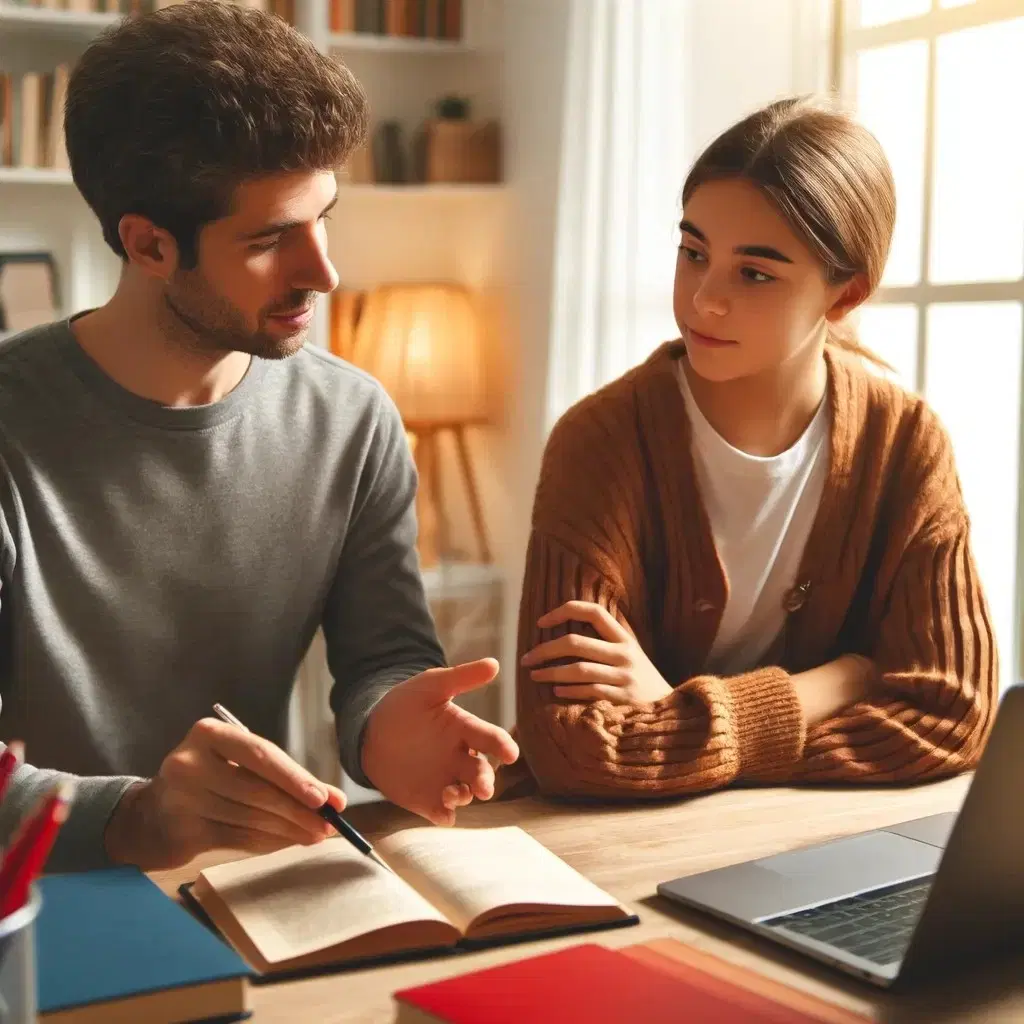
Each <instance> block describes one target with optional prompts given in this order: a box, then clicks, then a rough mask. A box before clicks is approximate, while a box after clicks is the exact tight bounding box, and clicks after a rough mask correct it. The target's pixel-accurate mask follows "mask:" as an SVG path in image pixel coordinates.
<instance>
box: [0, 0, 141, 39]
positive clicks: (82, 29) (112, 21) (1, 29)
mask: <svg viewBox="0 0 1024 1024" xmlns="http://www.w3.org/2000/svg"><path fill="white" fill-rule="evenodd" d="M120 19H121V15H120V14H106V13H100V12H93V11H64V10H57V9H53V8H50V7H22V6H18V5H17V4H13V3H5V2H3V0H0V37H2V38H3V40H4V41H5V42H7V41H8V40H12V41H13V40H27V41H28V43H29V45H32V44H33V43H38V42H39V41H40V39H41V38H46V39H48V40H54V39H60V40H65V41H69V42H72V43H75V44H78V45H79V46H87V45H88V44H89V42H90V41H91V40H92V39H93V38H94V37H95V36H97V35H98V34H99V33H100V32H102V31H103V30H104V29H106V28H110V27H111V26H112V25H116V24H117V22H118V21H120Z"/></svg>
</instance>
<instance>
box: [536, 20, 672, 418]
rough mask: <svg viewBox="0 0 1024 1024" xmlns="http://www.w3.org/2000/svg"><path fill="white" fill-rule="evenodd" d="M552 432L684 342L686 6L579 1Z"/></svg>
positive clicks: (562, 197)
mask: <svg viewBox="0 0 1024 1024" xmlns="http://www.w3.org/2000/svg"><path fill="white" fill-rule="evenodd" d="M570 2H571V3H572V14H571V19H570V28H569V31H570V38H569V55H568V68H567V81H566V102H565V114H564V128H563V137H562V174H561V182H560V189H559V202H558V224H557V234H556V248H555V282H554V301H553V310H552V332H551V372H550V377H549V381H548V393H547V410H546V411H547V418H548V423H547V426H549V427H550V426H551V425H552V424H553V422H554V421H555V420H556V419H557V418H558V416H559V415H561V413H562V412H563V411H564V410H565V409H566V407H568V406H569V405H571V404H572V403H573V402H574V401H576V400H577V399H579V398H581V397H583V396H584V395H586V394H588V393H589V392H591V391H593V390H595V389H596V388H598V387H600V386H601V385H602V384H604V383H606V382H607V381H609V380H612V379H613V378H615V377H617V376H619V375H620V374H621V373H623V372H625V370H627V369H628V368H629V367H630V366H633V365H635V364H636V363H638V362H640V361H641V360H642V359H643V358H644V357H645V356H646V355H647V354H648V353H649V352H650V351H651V350H652V349H653V348H655V347H656V346H657V345H658V344H659V343H660V342H662V341H665V340H667V339H668V338H672V337H675V335H676V333H677V332H676V328H675V322H674V319H673V316H672V280H673V275H674V271H675V258H676V245H677V244H678V243H677V222H678V219H679V213H680V210H679V198H680V193H681V190H682V184H683V178H684V175H685V172H686V139H685V137H684V125H683V110H684V101H685V84H686V83H685V77H684V68H685V64H686V55H685V53H684V22H685V21H686V8H687V6H688V5H687V3H685V2H684V0H643V2H639V0H570Z"/></svg>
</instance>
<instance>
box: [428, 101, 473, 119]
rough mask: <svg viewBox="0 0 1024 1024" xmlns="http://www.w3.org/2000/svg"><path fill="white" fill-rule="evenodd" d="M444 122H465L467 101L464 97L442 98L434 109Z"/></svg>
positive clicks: (467, 112) (467, 115) (467, 110)
mask: <svg viewBox="0 0 1024 1024" xmlns="http://www.w3.org/2000/svg"><path fill="white" fill-rule="evenodd" d="M434 109H435V110H436V112H437V116H438V117H439V118H441V119H442V120H445V121H465V120H467V119H468V118H469V100H467V99H466V98H465V97H464V96H442V97H441V99H439V100H438V101H437V105H436V107H435V108H434Z"/></svg>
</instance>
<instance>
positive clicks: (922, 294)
mask: <svg viewBox="0 0 1024 1024" xmlns="http://www.w3.org/2000/svg"><path fill="white" fill-rule="evenodd" d="M859 7H860V3H859V0H833V9H832V45H831V48H830V75H829V80H830V83H831V88H832V90H833V91H834V92H837V93H838V94H839V96H840V97H841V99H842V100H843V102H844V103H846V104H848V105H849V107H850V108H851V109H854V110H855V109H856V97H857V60H856V56H857V53H858V52H859V51H862V50H866V49H873V48H876V47H881V46H888V45H894V44H898V43H905V42H911V41H919V40H924V41H925V42H926V43H927V44H928V59H927V70H926V84H925V97H926V100H925V119H926V120H925V126H924V146H925V152H924V181H923V194H922V203H923V206H924V209H923V217H922V221H921V255H920V261H921V262H920V271H919V279H918V283H917V284H914V285H892V286H884V287H880V288H879V289H878V291H877V292H876V293H875V295H874V296H873V297H872V299H871V303H872V304H873V305H888V304H898V305H903V306H912V307H914V308H915V309H916V310H917V337H916V379H915V381H914V382H913V383H914V388H915V390H916V391H918V392H919V393H921V394H926V393H927V379H926V373H927V365H928V359H927V356H928V320H929V318H928V309H929V307H931V306H939V305H943V304H947V303H971V302H1016V303H1018V305H1019V307H1020V318H1021V333H1022V339H1024V276H1022V277H1021V278H1019V279H1017V280H1012V281H979V282H970V283H962V284H933V283H931V282H930V281H929V258H930V250H931V231H932V198H933V191H934V180H933V172H934V167H933V161H934V149H935V147H934V141H935V91H936V90H935V78H936V41H937V39H938V37H939V36H942V35H946V34H947V33H951V32H958V31H962V30H964V29H971V28H977V27H980V26H983V25H988V24H992V23H994V22H999V21H1008V20H1011V19H1015V18H1020V17H1024V3H1022V0H974V2H971V3H965V4H963V5H962V6H959V7H951V8H942V7H940V6H939V0H931V3H930V9H929V10H928V11H927V12H926V13H923V14H919V15H915V16H913V17H909V18H904V19H902V20H897V21H893V22H889V23H886V24H883V25H873V26H869V27H862V26H860V25H859V24H858V23H857V21H858V15H859ZM1021 242H1022V245H1024V239H1022V240H1021ZM1020 394H1021V396H1022V402H1024V360H1022V366H1021V387H1020ZM1016 443H1017V467H1018V468H1017V532H1016V546H1017V564H1016V567H1015V572H1014V583H1013V586H1014V599H1013V635H1012V637H1011V638H1010V645H1011V649H1010V650H1009V651H1005V652H1003V654H1004V656H1005V657H1006V659H1007V663H1008V664H1009V665H1012V666H1013V672H1012V678H1010V679H1009V682H1010V683H1014V682H1017V681H1019V680H1021V679H1024V645H1022V636H1024V457H1022V456H1024V415H1021V416H1020V426H1019V429H1018V436H1017V438H1016ZM1004 678H1005V673H1004Z"/></svg>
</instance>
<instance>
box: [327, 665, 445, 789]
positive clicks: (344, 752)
mask: <svg viewBox="0 0 1024 1024" xmlns="http://www.w3.org/2000/svg"><path fill="white" fill-rule="evenodd" d="M438 662H440V664H441V665H443V663H444V662H443V659H436V660H435V659H432V658H426V659H424V661H423V664H415V665H402V666H399V667H397V668H394V669H389V670H388V671H385V672H380V673H377V674H376V675H374V676H372V677H371V678H369V679H365V680H362V681H361V682H360V683H359V684H358V685H357V686H354V687H353V688H352V689H351V690H350V691H348V692H346V693H345V695H344V697H343V698H342V699H341V700H339V698H338V696H337V694H336V696H335V699H334V701H332V703H333V704H334V711H335V715H334V721H335V731H336V733H337V736H338V752H339V755H340V758H341V766H342V768H343V769H344V770H345V774H346V775H348V777H349V778H350V779H351V780H352V781H353V782H355V783H356V785H359V786H364V787H366V788H367V789H374V788H375V786H374V784H373V780H372V779H370V778H369V777H368V776H367V775H366V773H365V772H364V771H363V756H362V755H363V737H364V736H365V734H366V724H367V722H369V720H370V715H371V714H372V713H373V709H374V708H375V707H376V706H377V705H378V704H379V703H380V700H381V698H382V697H383V696H384V694H386V693H387V692H388V690H390V689H391V688H392V687H393V686H397V685H398V684H399V683H404V682H405V680H406V679H411V678H412V677H413V676H415V675H418V674H419V673H420V672H424V671H426V670H427V669H430V668H438V667H440V665H439V664H438Z"/></svg>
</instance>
